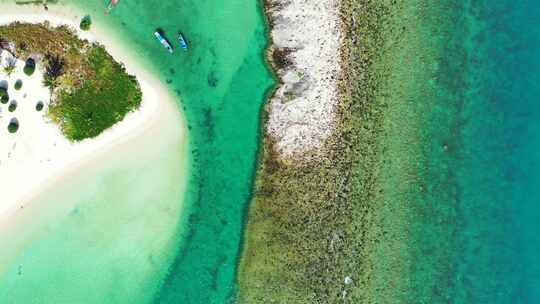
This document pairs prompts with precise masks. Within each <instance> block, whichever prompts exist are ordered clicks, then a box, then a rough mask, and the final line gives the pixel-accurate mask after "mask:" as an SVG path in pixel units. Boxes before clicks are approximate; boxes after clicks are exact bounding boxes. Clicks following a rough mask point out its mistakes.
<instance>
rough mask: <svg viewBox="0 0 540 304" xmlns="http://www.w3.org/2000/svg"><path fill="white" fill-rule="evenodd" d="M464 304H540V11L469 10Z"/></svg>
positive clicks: (516, 5) (462, 176) (477, 6)
mask: <svg viewBox="0 0 540 304" xmlns="http://www.w3.org/2000/svg"><path fill="white" fill-rule="evenodd" d="M466 8H467V9H468V10H467V15H466V16H467V18H468V19H467V20H468V21H467V22H468V26H469V28H470V29H471V30H470V32H469V36H468V39H467V40H468V43H467V47H466V52H467V55H468V63H469V64H468V69H467V72H468V73H467V74H466V75H465V78H466V80H465V81H466V83H467V86H466V87H465V88H466V92H465V96H466V99H465V100H466V102H465V104H464V107H463V112H462V121H463V122H464V124H463V127H462V131H461V133H462V140H463V143H462V144H463V149H462V155H463V158H462V159H461V160H460V161H459V162H460V164H461V165H462V170H460V171H461V172H460V173H459V179H458V180H459V181H460V182H459V183H458V189H460V192H459V193H460V196H459V200H458V202H459V209H460V210H461V212H462V213H461V214H462V216H461V218H462V220H461V221H460V225H461V226H460V230H461V237H460V241H459V244H460V247H459V249H458V250H460V252H461V254H460V255H459V256H460V261H459V263H458V264H457V265H458V267H457V269H456V287H457V290H458V292H457V293H456V300H459V302H460V303H538V302H540V287H539V286H540V263H539V262H538V260H537V253H538V252H539V249H540V238H539V237H538V233H537V232H538V228H539V227H540V224H539V223H540V222H539V220H540V205H539V204H538V203H539V202H540V188H539V187H538V186H540V170H539V169H540V167H539V166H540V137H539V135H538V131H539V130H540V104H539V103H538V100H539V98H540V85H539V84H540V30H539V29H540V27H539V26H540V5H539V4H538V2H536V1H519V2H516V1H497V2H496V3H493V2H491V1H470V4H469V5H468V6H466Z"/></svg>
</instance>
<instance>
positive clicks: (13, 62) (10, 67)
mask: <svg viewBox="0 0 540 304" xmlns="http://www.w3.org/2000/svg"><path fill="white" fill-rule="evenodd" d="M15 67H17V59H16V58H15V57H13V56H8V57H7V58H6V64H5V65H4V72H6V74H7V75H8V76H11V74H12V73H13V72H14V71H15Z"/></svg>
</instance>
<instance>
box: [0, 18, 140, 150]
mask: <svg viewBox="0 0 540 304" xmlns="http://www.w3.org/2000/svg"><path fill="white" fill-rule="evenodd" d="M0 49H1V50H2V51H3V52H8V53H9V54H10V55H11V56H12V59H10V60H9V62H13V64H10V63H9V62H7V63H3V69H4V71H5V72H6V74H7V75H10V74H11V73H12V72H13V69H14V67H15V66H16V65H15V62H16V60H21V61H25V62H26V64H25V68H24V71H25V74H32V73H33V70H34V69H35V68H36V67H37V69H39V70H40V71H41V72H42V73H43V83H42V84H43V86H46V87H47V88H48V89H49V91H50V95H51V96H50V104H49V106H48V113H47V115H48V116H49V117H50V118H51V119H52V121H54V122H55V123H57V124H58V125H59V126H60V128H61V130H62V133H63V134H64V136H65V137H67V138H68V139H70V140H72V141H81V140H84V139H87V138H94V137H96V136H98V135H99V134H101V133H102V132H103V131H104V130H106V129H108V128H110V127H111V126H113V125H114V124H115V123H117V122H119V121H121V120H122V119H123V118H124V117H125V116H126V114H127V113H129V112H131V111H134V110H136V109H137V108H139V106H140V105H141V100H142V92H141V88H140V85H139V83H138V82H137V80H136V78H135V77H134V76H132V75H129V74H127V72H126V70H125V68H124V66H123V65H122V64H121V63H118V62H116V61H115V60H114V58H113V57H112V56H111V55H109V54H108V53H107V51H106V50H105V48H104V47H103V46H102V45H100V44H98V43H95V42H94V43H90V42H88V41H86V40H81V39H79V38H78V37H77V36H76V34H75V32H74V30H72V29H71V28H69V27H67V26H58V27H52V26H50V25H49V24H48V23H47V22H44V23H39V24H31V23H20V22H14V23H11V24H9V25H4V26H0ZM11 56H10V57H11ZM22 84H23V82H22V81H20V80H17V81H16V82H15V86H14V89H21V86H22ZM5 91H6V92H5V94H6V95H9V92H8V88H5ZM41 108H42V106H41ZM23 123H24V122H23V121H21V124H23Z"/></svg>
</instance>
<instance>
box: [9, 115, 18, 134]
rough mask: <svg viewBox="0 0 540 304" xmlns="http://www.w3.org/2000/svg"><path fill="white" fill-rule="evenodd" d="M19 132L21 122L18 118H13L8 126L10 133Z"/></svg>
mask: <svg viewBox="0 0 540 304" xmlns="http://www.w3.org/2000/svg"><path fill="white" fill-rule="evenodd" d="M18 130H19V121H18V120H17V118H12V119H11V121H10V122H9V125H8V132H9V133H15V132H17V131H18Z"/></svg>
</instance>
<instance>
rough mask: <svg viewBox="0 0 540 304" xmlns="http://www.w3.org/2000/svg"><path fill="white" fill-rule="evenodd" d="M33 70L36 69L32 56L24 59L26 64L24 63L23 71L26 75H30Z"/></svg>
mask: <svg viewBox="0 0 540 304" xmlns="http://www.w3.org/2000/svg"><path fill="white" fill-rule="evenodd" d="M35 70H36V62H35V61H34V59H32V58H28V60H26V64H25V65H24V68H23V72H24V73H25V74H26V75H27V76H31V75H32V74H34V71H35Z"/></svg>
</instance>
